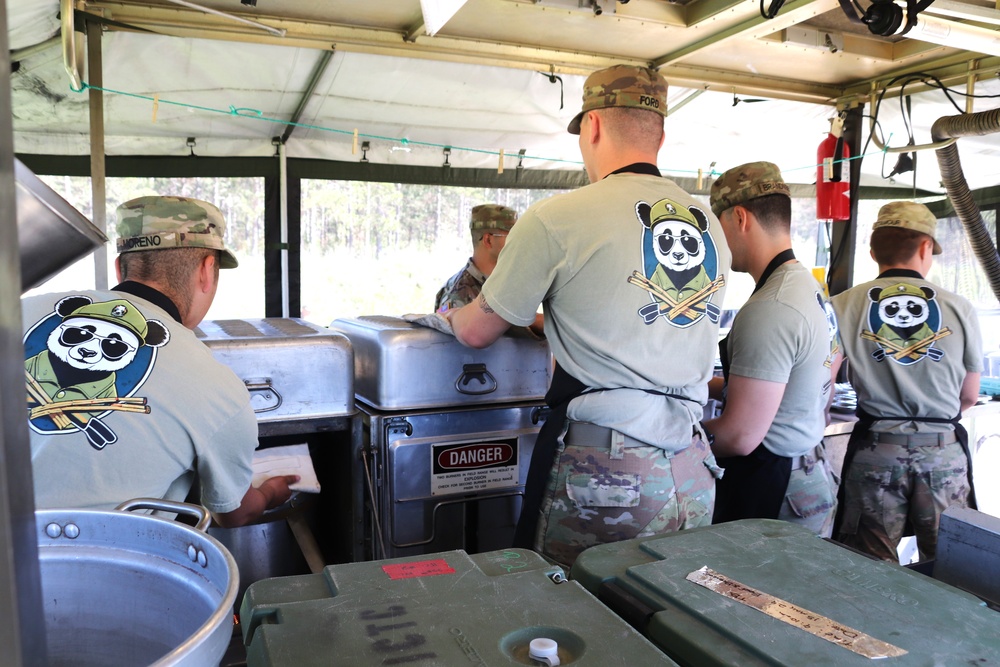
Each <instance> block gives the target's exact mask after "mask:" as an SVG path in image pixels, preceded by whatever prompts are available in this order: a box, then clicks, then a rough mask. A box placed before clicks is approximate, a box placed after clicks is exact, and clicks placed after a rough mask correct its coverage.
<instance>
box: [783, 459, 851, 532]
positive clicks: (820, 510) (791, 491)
mask: <svg viewBox="0 0 1000 667" xmlns="http://www.w3.org/2000/svg"><path fill="white" fill-rule="evenodd" d="M839 483H840V480H839V479H837V477H836V475H834V474H833V469H832V468H831V467H830V464H829V463H827V461H826V448H825V447H824V446H823V443H820V444H819V445H817V446H816V448H815V449H814V450H813V451H812V452H810V453H808V454H804V455H803V456H800V457H796V458H795V459H793V465H792V474H791V477H789V479H788V487H787V488H786V489H785V499H784V500H783V501H782V503H781V510H780V512H779V513H778V518H779V519H781V520H782V521H788V522H791V523H797V524H799V525H800V526H803V527H805V528H808V529H809V530H811V531H812V532H814V533H816V534H817V535H818V536H820V537H830V535H831V534H832V533H833V519H834V517H835V516H836V515H837V486H838V485H839Z"/></svg>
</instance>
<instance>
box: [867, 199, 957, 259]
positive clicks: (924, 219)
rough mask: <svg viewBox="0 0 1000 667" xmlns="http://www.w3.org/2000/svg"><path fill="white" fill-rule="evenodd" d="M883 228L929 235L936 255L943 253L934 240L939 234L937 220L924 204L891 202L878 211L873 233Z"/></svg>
mask: <svg viewBox="0 0 1000 667" xmlns="http://www.w3.org/2000/svg"><path fill="white" fill-rule="evenodd" d="M883 227H901V228H903V229H912V230H913V231H915V232H920V233H922V234H927V236H929V237H931V241H934V254H935V255H940V254H941V252H942V250H941V245H940V244H939V243H938V242H937V239H936V238H934V234H935V233H937V218H935V217H934V214H933V213H931V210H930V209H929V208H927V207H926V206H924V205H923V204H918V203H916V202H912V201H894V202H889V203H888V204H886V205H885V206H883V207H882V208H880V209H879V210H878V219H876V220H875V224H873V225H872V231H873V232H874V231H875V230H876V229H880V228H883Z"/></svg>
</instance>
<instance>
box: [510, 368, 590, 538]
mask: <svg viewBox="0 0 1000 667" xmlns="http://www.w3.org/2000/svg"><path fill="white" fill-rule="evenodd" d="M586 391H587V386H586V385H585V384H583V383H582V382H580V381H579V380H577V379H576V378H575V377H573V376H572V375H570V374H569V373H567V372H566V371H565V370H563V368H562V366H560V365H559V364H558V362H557V363H556V365H555V370H554V371H553V373H552V384H551V385H550V386H549V390H548V391H547V392H546V393H545V403H546V404H547V405H548V406H549V407H550V408H552V410H551V412H549V415H548V417H546V419H545V423H544V424H542V428H541V429H540V430H539V431H538V436H537V437H536V438H535V447H534V449H533V450H532V451H531V462H530V463H529V464H528V476H527V479H526V480H525V482H524V499H523V500H522V502H521V513H520V515H519V516H518V519H517V526H516V527H515V528H514V543H513V546H515V547H519V548H522V549H534V547H535V531H536V529H537V527H538V513H539V512H540V511H541V509H542V498H543V497H544V495H545V486H546V484H548V481H549V473H550V472H551V470H552V464H553V463H554V461H555V456H556V448H557V447H558V445H559V436H560V435H561V434H562V430H563V427H564V426H565V424H566V410H567V408H568V407H569V403H570V401H572V400H573V399H574V398H576V397H577V396H581V395H582V394H584V393H585V392H586Z"/></svg>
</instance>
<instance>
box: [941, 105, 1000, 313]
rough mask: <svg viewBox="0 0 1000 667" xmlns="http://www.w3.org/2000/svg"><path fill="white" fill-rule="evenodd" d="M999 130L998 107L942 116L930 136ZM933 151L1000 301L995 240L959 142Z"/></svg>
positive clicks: (974, 134) (970, 240)
mask: <svg viewBox="0 0 1000 667" xmlns="http://www.w3.org/2000/svg"><path fill="white" fill-rule="evenodd" d="M998 131H1000V109H992V110H990V111H981V112H978V113H971V114H961V115H958V116H942V117H941V118H938V119H937V120H936V121H934V125H933V126H931V136H932V137H933V139H934V141H935V142H938V141H943V140H945V139H950V138H953V137H954V138H958V137H970V136H983V135H987V134H993V133H994V132H998ZM934 153H935V155H937V161H938V167H939V169H940V170H941V179H942V182H943V183H944V187H945V190H946V191H947V193H948V197H949V198H950V199H951V203H952V206H954V207H955V213H956V214H957V215H958V218H959V220H961V221H962V226H963V227H965V231H966V233H967V234H968V235H969V242H970V243H971V244H972V249H973V251H974V252H975V253H976V257H977V258H978V259H979V263H980V265H981V266H982V267H983V271H985V273H986V278H987V279H988V280H989V282H990V288H991V289H992V290H993V294H994V295H995V296H996V297H997V300H998V301H1000V256H998V253H997V246H996V243H995V242H994V240H993V239H991V238H990V234H989V231H988V230H987V229H986V222H985V221H984V220H983V214H982V212H981V211H980V210H979V205H978V204H976V202H975V200H973V198H972V191H971V190H970V189H969V184H968V183H967V182H966V180H965V174H964V173H963V172H962V164H961V162H960V160H959V157H958V145H957V144H951V145H950V146H945V147H944V148H939V149H937V150H935V151H934Z"/></svg>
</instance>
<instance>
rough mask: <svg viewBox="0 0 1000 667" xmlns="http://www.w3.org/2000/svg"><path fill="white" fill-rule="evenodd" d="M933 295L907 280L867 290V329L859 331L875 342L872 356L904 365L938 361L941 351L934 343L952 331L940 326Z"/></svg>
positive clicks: (932, 290) (925, 287)
mask: <svg viewBox="0 0 1000 667" xmlns="http://www.w3.org/2000/svg"><path fill="white" fill-rule="evenodd" d="M934 295H935V292H934V289H933V288H931V287H928V286H922V287H920V286H916V285H910V284H908V283H897V284H895V285H890V286H888V287H884V288H882V287H873V288H872V289H870V290H869V291H868V298H869V300H870V301H871V304H870V305H869V307H868V325H869V329H866V330H862V332H861V338H863V339H865V340H868V341H871V342H873V343H875V344H876V346H877V347H876V349H875V350H874V351H873V352H872V359H874V360H875V361H878V362H881V361H883V360H885V359H891V360H893V361H895V362H896V363H899V364H903V365H909V364H913V363H916V362H918V361H920V360H921V359H923V358H925V357H928V358H930V359H931V360H932V361H940V360H941V358H942V357H943V356H944V351H943V350H941V349H939V348H937V347H934V343H935V342H936V341H938V340H940V339H941V338H944V337H945V336H948V335H950V334H951V330H950V329H948V327H942V326H941V311H940V308H939V307H938V305H937V302H936V301H935V300H934ZM873 332H874V333H873Z"/></svg>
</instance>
